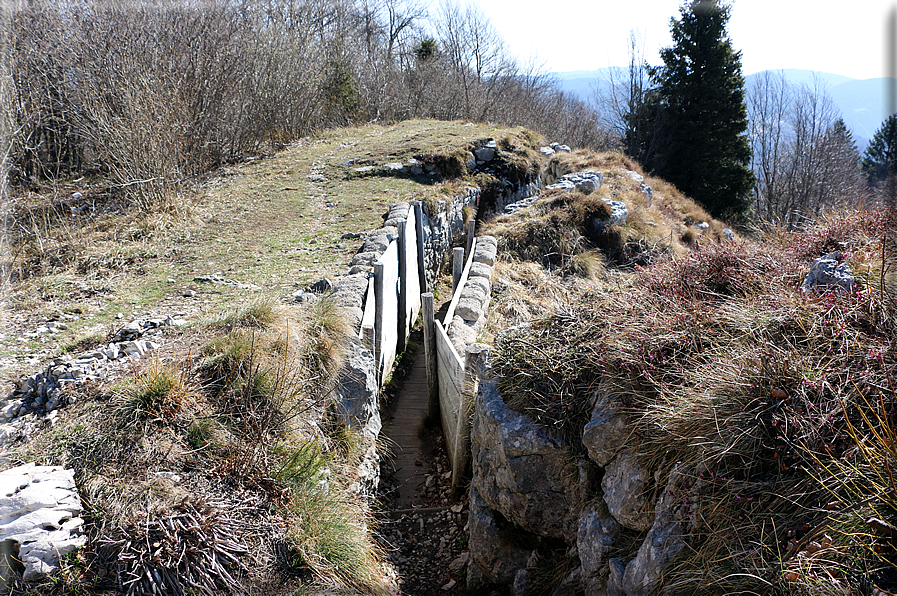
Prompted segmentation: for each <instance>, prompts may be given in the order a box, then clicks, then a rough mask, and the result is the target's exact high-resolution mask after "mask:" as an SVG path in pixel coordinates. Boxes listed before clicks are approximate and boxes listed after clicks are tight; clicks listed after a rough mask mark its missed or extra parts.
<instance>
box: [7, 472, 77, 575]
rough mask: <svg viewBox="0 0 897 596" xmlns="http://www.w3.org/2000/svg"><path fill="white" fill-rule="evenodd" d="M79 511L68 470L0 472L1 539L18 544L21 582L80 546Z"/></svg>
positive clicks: (54, 565)
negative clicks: (21, 570) (22, 567)
mask: <svg viewBox="0 0 897 596" xmlns="http://www.w3.org/2000/svg"><path fill="white" fill-rule="evenodd" d="M81 510H82V507H81V497H80V496H79V495H78V489H77V488H76V486H75V478H74V475H73V472H72V471H71V470H66V469H63V468H62V467H60V466H37V465H35V464H33V463H30V464H25V465H24V466H19V467H17V468H12V469H9V470H6V471H4V472H0V541H3V540H11V541H13V542H15V543H17V544H18V547H19V560H21V562H22V564H23V565H24V566H25V572H24V574H23V579H24V580H25V581H34V580H38V579H41V578H43V577H45V576H46V575H48V574H50V573H52V572H54V571H55V570H56V569H57V568H58V567H59V558H60V557H62V556H64V555H66V554H68V553H70V552H72V551H74V550H75V549H76V548H78V547H80V546H83V545H84V543H85V541H86V537H84V536H82V535H81V526H82V525H83V524H84V520H83V519H81V517H80V515H81Z"/></svg>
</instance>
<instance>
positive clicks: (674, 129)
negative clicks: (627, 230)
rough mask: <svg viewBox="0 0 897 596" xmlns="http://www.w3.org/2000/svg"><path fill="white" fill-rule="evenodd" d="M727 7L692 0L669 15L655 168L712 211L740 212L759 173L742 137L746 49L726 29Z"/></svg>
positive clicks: (657, 73) (659, 78) (657, 74)
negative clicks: (736, 45)
mask: <svg viewBox="0 0 897 596" xmlns="http://www.w3.org/2000/svg"><path fill="white" fill-rule="evenodd" d="M729 12H730V7H729V6H728V5H727V4H724V3H722V2H721V1H720V0H692V1H691V2H689V3H688V4H683V5H682V6H681V7H680V14H681V17H680V19H679V20H676V19H672V20H671V30H672V36H673V42H674V45H673V46H672V47H670V48H666V49H664V50H662V51H661V54H660V55H661V58H662V59H663V62H664V65H663V66H662V67H660V68H657V69H654V71H653V78H654V80H655V84H656V85H657V90H658V95H659V98H660V102H661V108H662V110H663V113H664V118H663V121H664V130H663V138H664V141H665V142H664V143H662V144H661V145H660V146H659V151H658V155H657V156H656V159H654V160H653V162H654V169H655V170H656V173H657V174H659V175H660V176H662V177H664V178H666V179H667V180H669V181H670V182H672V183H673V184H675V185H676V186H677V187H678V188H679V189H680V190H681V191H682V192H684V193H685V194H687V195H688V196H690V197H692V198H693V199H695V200H697V201H698V202H700V203H701V204H703V205H704V207H705V208H706V209H707V210H708V211H709V212H710V213H711V214H712V215H714V216H716V217H721V216H727V217H738V216H743V215H744V214H745V213H746V212H747V210H748V207H749V204H750V190H751V188H752V186H753V180H754V175H753V173H752V172H751V170H750V167H749V164H750V157H751V153H750V145H749V143H748V138H747V136H746V135H745V131H746V130H747V109H746V107H745V103H744V78H743V77H742V76H741V52H736V51H735V50H733V49H732V43H731V41H730V40H729V38H728V36H727V33H726V23H727V22H728V20H729Z"/></svg>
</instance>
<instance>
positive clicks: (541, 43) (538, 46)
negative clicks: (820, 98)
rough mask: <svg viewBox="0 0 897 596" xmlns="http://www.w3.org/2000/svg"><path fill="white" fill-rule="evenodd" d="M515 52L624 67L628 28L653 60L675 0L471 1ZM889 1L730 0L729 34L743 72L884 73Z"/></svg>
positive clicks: (557, 64)
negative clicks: (637, 34)
mask: <svg viewBox="0 0 897 596" xmlns="http://www.w3.org/2000/svg"><path fill="white" fill-rule="evenodd" d="M472 1H473V2H477V3H479V4H480V6H481V7H482V9H483V12H484V13H485V14H486V16H487V17H488V18H489V20H490V21H492V23H493V24H494V25H495V27H496V28H497V29H498V31H499V32H500V33H501V35H502V37H503V38H504V39H505V41H506V42H507V43H508V45H509V47H510V49H511V51H512V52H513V53H515V54H516V55H517V56H518V57H519V58H522V59H525V58H527V57H531V56H536V57H538V58H539V59H541V60H542V61H544V63H545V64H546V66H547V67H548V70H550V71H554V72H565V71H571V70H595V69H598V68H604V67H606V66H623V65H625V64H626V63H627V61H628V54H627V47H628V39H629V31H630V30H632V29H638V30H640V31H641V32H642V34H643V36H644V39H645V52H646V55H647V59H648V61H649V62H650V63H651V64H659V63H660V58H659V56H658V54H657V52H658V50H659V49H660V48H662V47H666V46H669V45H671V43H672V41H671V39H670V33H669V31H670V27H669V22H670V18H671V17H673V16H676V17H678V16H679V6H680V4H681V2H680V0H630V1H628V2H622V1H614V0H560V1H552V0H472ZM895 6H897V1H895V0H851V1H849V2H845V1H840V0H838V1H835V2H820V1H818V0H816V1H807V0H736V1H735V2H734V3H733V4H732V16H731V19H730V20H729V36H730V37H731V39H732V43H733V44H734V46H735V48H736V49H738V50H741V52H742V67H743V72H744V74H745V75H748V74H751V73H754V72H757V71H760V70H766V69H780V68H802V69H808V70H819V71H823V72H830V73H834V74H839V75H845V76H849V77H853V78H857V79H870V78H877V77H882V76H885V68H886V66H885V49H884V48H885V21H886V18H887V16H888V14H889V12H890V11H891V10H892V9H894V8H895Z"/></svg>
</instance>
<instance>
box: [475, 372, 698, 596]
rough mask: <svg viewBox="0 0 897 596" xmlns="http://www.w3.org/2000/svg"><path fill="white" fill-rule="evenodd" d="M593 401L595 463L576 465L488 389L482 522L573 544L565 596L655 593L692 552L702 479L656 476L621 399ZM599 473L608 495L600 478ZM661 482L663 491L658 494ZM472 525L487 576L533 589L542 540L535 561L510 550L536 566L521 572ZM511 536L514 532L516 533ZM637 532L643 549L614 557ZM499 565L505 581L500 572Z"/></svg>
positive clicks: (483, 415) (481, 423)
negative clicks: (688, 548) (635, 441)
mask: <svg viewBox="0 0 897 596" xmlns="http://www.w3.org/2000/svg"><path fill="white" fill-rule="evenodd" d="M593 399H594V402H595V405H594V409H593V411H592V417H591V419H590V421H589V423H588V424H587V425H586V426H585V430H584V432H583V437H582V444H583V446H584V447H585V449H586V450H587V451H588V453H589V458H590V462H587V461H580V462H579V464H578V465H573V464H572V462H574V461H576V458H575V456H574V455H573V450H572V449H571V448H570V446H569V445H567V444H565V443H564V441H562V440H561V439H560V438H559V437H558V436H556V435H555V434H553V433H552V432H551V431H550V430H548V429H546V428H544V427H542V426H539V425H537V424H535V423H534V422H533V421H532V420H531V419H530V418H529V417H527V416H525V415H524V414H521V413H519V412H515V411H513V410H511V409H510V408H508V406H507V405H506V404H505V403H504V401H503V400H502V399H501V395H500V394H499V391H498V389H497V383H496V380H494V379H487V380H484V381H481V383H480V391H479V394H478V396H477V402H476V406H475V409H474V417H473V427H472V432H471V442H472V453H473V479H472V481H471V495H472V496H471V502H472V503H473V502H474V494H475V499H476V502H477V503H478V509H477V513H476V515H478V516H480V517H483V516H485V518H487V519H498V520H502V521H503V522H504V523H507V524H511V525H512V526H516V527H517V528H518V531H519V532H526V533H530V534H532V535H534V536H536V537H539V538H540V539H544V540H551V539H561V540H563V541H565V542H566V543H567V544H568V545H570V547H571V551H572V552H574V553H575V556H576V557H578V562H579V566H578V567H577V568H576V572H575V573H570V574H568V576H567V577H565V578H564V580H563V582H562V583H563V585H564V586H565V587H564V590H566V592H563V591H562V592H558V591H555V593H556V594H558V595H560V594H564V593H567V594H580V593H582V594H586V595H587V596H606V595H615V596H647V595H649V594H654V593H656V591H657V589H658V588H659V586H660V579H661V578H662V577H663V576H664V575H665V574H666V573H667V572H668V571H669V570H670V568H671V567H672V565H674V564H675V562H676V561H677V559H678V557H679V556H681V554H682V553H683V552H684V549H685V540H686V538H685V537H686V536H687V535H688V534H689V532H690V531H691V530H692V528H690V526H689V524H690V523H691V522H690V520H691V516H690V512H691V511H692V508H693V507H695V506H696V504H697V502H698V499H699V498H700V493H701V485H700V473H699V472H696V471H695V470H694V469H686V468H684V467H683V466H682V465H679V464H677V465H675V466H673V470H672V472H670V474H669V475H668V476H667V477H666V478H665V479H663V478H662V475H661V473H660V472H655V471H653V470H649V469H647V468H646V467H645V466H644V465H642V464H641V463H640V462H639V459H638V457H637V451H636V448H635V447H634V446H632V445H631V444H629V442H630V440H631V436H630V431H629V428H628V426H627V421H626V418H625V417H624V416H623V415H622V413H621V412H620V411H619V406H618V403H619V400H618V399H616V398H615V397H614V396H613V395H612V394H609V393H606V392H602V391H599V392H597V393H596V394H595V396H594V398H593ZM598 473H600V474H601V482H600V487H598V486H596V484H597V481H596V480H595V476H596V475H597V474H598ZM659 482H663V484H662V486H664V487H665V488H664V490H663V491H657V484H658V483H659ZM654 495H659V496H657V497H655V496H654ZM471 511H473V507H472V508H471ZM471 515H472V516H473V513H471ZM489 515H491V516H492V517H491V518H489ZM470 523H471V527H473V526H474V525H476V526H477V532H478V536H477V539H476V540H474V538H473V534H472V535H471V541H470V549H471V557H472V560H473V561H474V562H475V563H476V564H477V566H478V569H479V571H478V572H479V573H482V574H483V575H484V576H485V577H489V578H490V579H491V580H492V581H496V582H500V583H507V584H508V585H511V584H512V583H513V585H514V586H515V587H520V589H524V588H525V586H526V585H527V580H528V578H530V577H531V576H532V573H533V571H532V568H533V561H534V560H538V559H539V557H540V556H541V555H540V552H539V548H541V547H540V546H539V543H538V541H536V542H535V543H534V544H535V546H534V548H535V554H533V553H531V554H530V556H529V558H526V557H525V555H526V552H525V549H523V550H518V551H515V552H514V553H513V555H510V554H508V553H506V552H504V551H501V552H503V555H502V556H505V555H507V556H508V557H509V558H508V559H507V560H506V561H505V563H510V562H513V563H514V564H517V565H522V564H523V562H524V560H526V562H527V565H528V566H527V567H519V568H518V572H517V573H513V574H512V573H511V572H510V571H509V569H508V565H504V566H501V563H500V562H498V561H497V560H495V559H494V557H495V556H497V555H496V553H497V552H499V551H497V550H496V547H495V544H496V541H498V537H497V536H492V537H490V536H488V533H489V532H491V531H498V530H497V529H495V528H493V526H490V525H489V524H485V523H481V521H477V522H476V524H475V522H474V519H473V517H472V518H471V521H470ZM503 532H504V533H506V534H507V533H509V532H508V529H507V528H505V529H504V530H503ZM634 532H638V533H641V540H640V541H639V543H638V544H639V546H638V548H637V549H632V550H631V551H630V552H629V555H628V556H625V557H621V556H611V555H612V554H614V555H619V553H620V552H621V549H623V548H625V547H624V546H623V545H622V544H621V540H622V537H624V536H625V537H626V541H631V540H632V537H633V533H634ZM544 554H547V553H544ZM484 565H487V566H486V567H484ZM499 566H501V569H502V573H501V574H498V573H496V572H495V571H494V570H495V569H496V568H498V567H499ZM474 575H475V573H474ZM558 589H560V588H558ZM514 593H517V592H514Z"/></svg>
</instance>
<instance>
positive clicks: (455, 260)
mask: <svg viewBox="0 0 897 596" xmlns="http://www.w3.org/2000/svg"><path fill="white" fill-rule="evenodd" d="M462 273H464V249H463V248H453V249H452V296H454V295H455V292H457V291H458V282H459V281H461V274H462Z"/></svg>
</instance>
